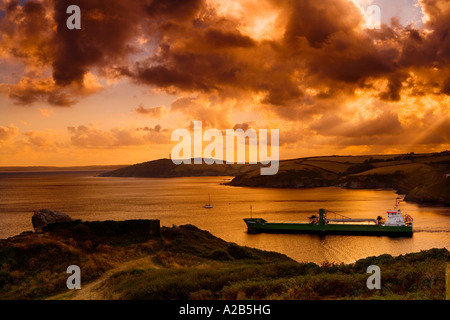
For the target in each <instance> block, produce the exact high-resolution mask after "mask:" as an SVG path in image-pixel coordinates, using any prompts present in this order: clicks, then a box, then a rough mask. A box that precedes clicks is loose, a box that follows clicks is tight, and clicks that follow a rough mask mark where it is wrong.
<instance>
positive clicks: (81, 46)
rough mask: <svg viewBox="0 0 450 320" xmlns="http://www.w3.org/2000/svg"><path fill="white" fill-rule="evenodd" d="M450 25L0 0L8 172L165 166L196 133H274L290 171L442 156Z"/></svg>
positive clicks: (354, 12) (436, 12)
mask: <svg viewBox="0 0 450 320" xmlns="http://www.w3.org/2000/svg"><path fill="white" fill-rule="evenodd" d="M69 5H78V6H79V7H80V9H81V30H76V29H74V30H70V29H68V28H67V27H66V21H67V19H68V18H69V16H70V14H67V13H66V9H67V7H68V6H69ZM370 5H377V6H378V7H379V8H380V18H381V23H380V27H379V28H373V26H371V25H370V21H371V20H370V19H371V17H370V15H368V14H367V11H366V10H367V8H368V7H369V6H370ZM449 21H450V0H322V1H316V0H134V1H122V0H109V1H103V0H73V1H64V0H34V1H32V0H21V1H17V0H0V166H41V165H49V166H74V165H107V164H132V163H139V162H144V161H149V160H153V159H158V158H167V157H168V156H169V154H170V153H171V150H172V148H173V147H174V146H175V145H176V144H177V142H174V141H171V133H172V132H173V131H174V130H175V129H179V128H186V129H189V130H192V128H193V123H194V121H202V124H203V129H208V128H216V129H219V130H221V131H223V132H225V130H226V129H236V128H244V129H247V128H252V129H255V130H257V129H279V139H280V151H279V153H280V158H281V159H290V158H298V157H306V156H319V155H335V154H342V155H348V154H351V155H360V154H382V153H390V154H395V153H405V152H416V153H418V152H436V151H443V150H447V149H450V148H449V146H450V118H449V102H450V63H449V62H450V32H449V28H450V23H449Z"/></svg>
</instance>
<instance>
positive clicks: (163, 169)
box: [100, 159, 259, 178]
mask: <svg viewBox="0 0 450 320" xmlns="http://www.w3.org/2000/svg"><path fill="white" fill-rule="evenodd" d="M191 162H192V164H184V163H182V164H180V165H176V164H174V163H173V162H172V160H170V159H159V160H153V161H148V162H144V163H138V164H135V165H132V166H128V167H124V168H119V169H117V170H114V171H109V172H105V173H102V174H100V176H101V177H141V178H152V177H153V178H168V177H196V176H237V175H240V174H245V173H246V172H247V171H249V170H255V169H256V168H259V165H251V164H225V163H224V164H215V163H214V164H212V165H207V164H206V163H202V164H193V160H192V161H191Z"/></svg>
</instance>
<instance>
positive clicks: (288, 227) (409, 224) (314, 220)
mask: <svg viewBox="0 0 450 320" xmlns="http://www.w3.org/2000/svg"><path fill="white" fill-rule="evenodd" d="M333 213H334V212H332V211H329V210H326V209H319V215H318V216H316V215H312V216H311V217H309V218H308V219H309V221H308V222H268V221H266V220H264V219H262V218H245V219H244V221H245V223H246V225H247V231H248V233H261V232H266V233H315V234H322V235H326V234H347V235H376V236H393V237H394V236H395V237H411V236H412V234H413V218H412V217H411V216H410V215H408V214H405V215H403V214H402V213H401V211H400V209H399V208H398V201H397V202H396V205H395V208H394V210H387V211H386V214H387V221H386V220H385V219H384V218H382V217H381V216H378V217H377V218H376V219H354V218H348V217H345V216H343V215H340V214H337V213H334V214H335V217H334V218H329V217H328V216H329V215H330V214H333ZM337 215H339V216H340V218H336V216H337Z"/></svg>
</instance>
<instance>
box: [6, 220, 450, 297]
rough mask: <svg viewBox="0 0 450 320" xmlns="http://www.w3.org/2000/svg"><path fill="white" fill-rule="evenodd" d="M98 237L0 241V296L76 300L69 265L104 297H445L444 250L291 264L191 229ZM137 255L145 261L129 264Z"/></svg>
mask: <svg viewBox="0 0 450 320" xmlns="http://www.w3.org/2000/svg"><path fill="white" fill-rule="evenodd" d="M106 240H108V239H103V238H102V239H101V240H94V241H93V242H91V243H87V242H86V241H85V240H80V241H77V240H74V239H73V238H71V237H67V235H65V236H64V237H62V236H60V235H58V234H56V235H55V234H52V233H45V234H43V235H37V234H25V235H20V236H17V237H13V238H10V239H7V240H1V241H0V299H43V298H48V297H52V296H55V298H61V297H63V298H76V295H74V294H71V291H68V290H67V289H66V286H65V282H66V279H67V277H68V275H67V274H66V272H65V271H66V268H67V266H69V265H70V264H77V265H79V266H80V268H81V270H82V283H88V282H89V281H94V280H96V279H99V278H101V279H103V278H105V280H104V281H103V282H101V283H100V287H99V288H98V289H96V290H100V291H99V292H101V293H102V294H103V298H105V299H132V300H133V299H139V300H141V299H151V300H158V299H162V300H170V299H175V300H179V299H192V300H198V299H202V300H203V299H214V300H216V299H232V300H234V299H238V300H241V299H283V300H285V299H287V300H291V299H433V300H438V299H445V268H446V263H447V262H448V261H449V260H450V254H449V251H448V250H447V249H431V250H427V251H421V252H418V253H411V254H406V255H401V256H398V257H392V256H390V255H388V254H384V255H381V256H378V257H367V258H365V259H361V260H358V261H356V262H355V263H352V264H332V263H324V264H323V265H317V264H314V263H298V262H296V261H294V260H292V259H290V258H288V257H287V256H285V255H283V254H279V253H275V252H269V251H264V250H259V249H253V248H249V247H243V246H239V245H237V244H235V243H230V242H226V241H224V240H222V239H219V238H217V237H214V236H213V235H212V234H210V233H209V232H207V231H204V230H200V229H198V228H196V227H195V226H192V225H185V226H179V227H172V228H167V227H163V228H161V238H153V239H150V240H147V241H145V242H142V241H137V242H135V243H131V242H130V241H128V242H126V244H117V243H116V242H115V241H111V240H112V239H109V240H108V241H106ZM96 241H100V242H96ZM111 243H116V244H115V245H112V244H111ZM142 257H145V259H146V260H147V259H149V260H148V261H152V263H151V264H140V265H139V266H138V267H137V266H136V265H134V266H133V263H129V262H132V261H135V260H136V259H141V258H142ZM369 265H377V266H379V267H380V268H381V272H382V274H381V282H382V289H381V290H369V289H367V287H366V280H367V278H368V276H369V275H368V274H367V273H366V270H367V267H368V266H369ZM118 266H119V267H118ZM128 266H129V267H128ZM114 270H118V271H114ZM106 271H108V273H106ZM103 274H110V276H108V277H102V275H103ZM57 294H59V295H57Z"/></svg>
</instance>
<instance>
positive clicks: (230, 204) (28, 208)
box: [0, 171, 450, 264]
mask: <svg viewBox="0 0 450 320" xmlns="http://www.w3.org/2000/svg"><path fill="white" fill-rule="evenodd" d="M99 173H100V172H97V171H84V172H82V171H77V172H23V173H17V172H16V173H5V172H3V173H0V239H3V238H7V237H11V236H14V235H17V234H20V233H21V232H23V231H28V230H33V228H32V224H31V217H32V215H33V212H34V211H35V210H38V209H42V208H49V209H52V210H57V211H63V212H65V213H67V214H69V215H70V216H71V217H72V218H74V219H82V220H84V221H103V220H126V219H160V220H161V225H162V226H172V225H183V224H193V225H195V226H197V227H199V228H200V229H204V230H207V231H209V232H211V233H212V234H213V235H215V236H217V237H220V238H222V239H224V240H226V241H230V242H235V243H237V244H239V245H244V246H249V247H254V248H258V249H263V250H269V251H277V252H280V253H283V254H286V255H287V256H289V257H291V258H293V259H295V260H297V261H299V262H314V263H318V264H321V263H323V262H326V261H327V262H336V263H341V262H343V263H351V262H354V261H356V260H358V259H361V258H365V257H368V256H375V255H380V254H384V253H388V254H391V255H393V256H396V255H400V254H405V253H410V252H418V251H420V250H426V249H431V248H444V247H445V248H447V249H450V208H449V207H432V206H421V205H417V204H413V203H406V202H402V203H401V205H400V208H401V209H402V212H403V213H405V212H406V213H408V214H409V215H411V216H412V217H413V218H414V235H413V237H411V238H389V237H385V236H383V237H376V236H337V235H330V236H319V235H297V234H256V235H255V234H248V233H247V229H246V225H245V223H244V221H243V218H246V217H249V216H250V214H252V216H253V217H260V218H264V219H265V220H268V221H307V217H308V216H311V215H312V214H317V213H318V210H319V208H324V209H327V210H330V211H333V212H337V213H339V214H343V215H345V216H348V217H352V218H376V217H377V216H379V215H381V216H383V217H386V210H388V209H392V208H393V207H394V205H395V199H396V197H397V196H398V195H397V194H396V193H395V192H394V191H392V190H349V189H341V188H334V187H331V188H311V189H272V188H247V187H230V186H226V185H224V183H226V182H227V181H229V180H230V179H231V177H186V178H101V177H98V174H99ZM209 197H210V198H211V205H212V206H213V208H212V209H205V208H203V206H204V205H205V204H207V203H208V199H209ZM250 206H252V213H251V212H250Z"/></svg>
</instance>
